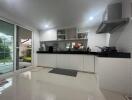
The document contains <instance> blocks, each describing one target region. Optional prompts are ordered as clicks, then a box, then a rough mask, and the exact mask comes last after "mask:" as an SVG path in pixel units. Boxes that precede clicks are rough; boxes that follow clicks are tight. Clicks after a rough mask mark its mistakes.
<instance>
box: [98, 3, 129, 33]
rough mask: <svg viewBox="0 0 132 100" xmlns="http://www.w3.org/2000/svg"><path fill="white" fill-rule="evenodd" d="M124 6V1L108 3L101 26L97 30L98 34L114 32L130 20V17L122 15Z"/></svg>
mask: <svg viewBox="0 0 132 100" xmlns="http://www.w3.org/2000/svg"><path fill="white" fill-rule="evenodd" d="M122 6H123V3H122V2H118V3H114V4H109V5H108V7H107V9H106V11H105V13H104V16H103V22H102V23H101V24H100V26H99V28H98V29H97V31H96V33H97V34H101V33H112V32H113V31H115V30H116V29H118V28H120V27H121V26H123V25H125V24H127V23H128V22H129V18H123V17H122V11H123V7H122Z"/></svg>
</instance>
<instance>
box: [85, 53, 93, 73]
mask: <svg viewBox="0 0 132 100" xmlns="http://www.w3.org/2000/svg"><path fill="white" fill-rule="evenodd" d="M83 57H84V58H83V71H87V72H95V67H94V65H95V64H94V63H95V57H94V56H93V55H84V56H83Z"/></svg>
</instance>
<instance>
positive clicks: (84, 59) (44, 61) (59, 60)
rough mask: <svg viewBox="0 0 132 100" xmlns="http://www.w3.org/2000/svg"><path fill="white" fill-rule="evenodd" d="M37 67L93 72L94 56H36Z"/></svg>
mask: <svg viewBox="0 0 132 100" xmlns="http://www.w3.org/2000/svg"><path fill="white" fill-rule="evenodd" d="M38 66H44V67H56V68H63V69H72V70H80V71H86V72H94V55H81V54H38Z"/></svg>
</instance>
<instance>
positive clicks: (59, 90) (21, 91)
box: [0, 68, 123, 100]
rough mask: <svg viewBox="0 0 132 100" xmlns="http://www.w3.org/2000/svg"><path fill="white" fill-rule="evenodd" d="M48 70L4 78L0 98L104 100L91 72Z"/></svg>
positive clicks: (38, 69) (35, 70) (23, 99)
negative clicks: (59, 72) (66, 74)
mask: <svg viewBox="0 0 132 100" xmlns="http://www.w3.org/2000/svg"><path fill="white" fill-rule="evenodd" d="M50 70H51V69H48V68H35V69H33V70H31V71H28V72H25V73H22V74H19V75H15V76H13V77H11V78H8V79H7V80H8V81H9V82H8V84H6V85H4V86H3V87H0V100H106V99H107V98H106V94H107V95H109V93H103V92H102V91H100V89H99V88H98V84H97V81H96V76H95V75H92V74H87V73H80V72H78V75H77V77H71V76H65V75H58V74H52V73H48V71H50ZM107 97H108V96H107ZM105 98H106V99H105ZM113 98H114V97H113ZM111 100H114V99H111ZM115 100H118V99H117V98H116V99H115ZM119 100H123V99H120V98H119Z"/></svg>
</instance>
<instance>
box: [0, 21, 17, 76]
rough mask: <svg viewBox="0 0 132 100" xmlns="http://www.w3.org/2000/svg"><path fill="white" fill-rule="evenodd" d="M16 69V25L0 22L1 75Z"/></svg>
mask: <svg viewBox="0 0 132 100" xmlns="http://www.w3.org/2000/svg"><path fill="white" fill-rule="evenodd" d="M13 68H14V25H13V24H10V23H7V22H5V21H2V20H0V74H4V73H8V72H11V71H13Z"/></svg>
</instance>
